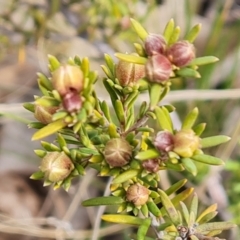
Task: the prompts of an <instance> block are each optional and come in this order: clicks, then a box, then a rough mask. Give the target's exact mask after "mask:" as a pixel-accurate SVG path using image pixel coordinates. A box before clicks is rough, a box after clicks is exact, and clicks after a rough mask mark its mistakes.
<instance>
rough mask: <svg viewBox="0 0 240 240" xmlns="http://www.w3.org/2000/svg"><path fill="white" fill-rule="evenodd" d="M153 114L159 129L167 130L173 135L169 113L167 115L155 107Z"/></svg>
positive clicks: (161, 109)
mask: <svg viewBox="0 0 240 240" xmlns="http://www.w3.org/2000/svg"><path fill="white" fill-rule="evenodd" d="M155 113H156V117H157V120H158V123H159V125H160V127H161V129H163V130H168V131H169V132H171V133H173V128H172V122H171V121H169V118H170V116H169V113H168V115H167V114H166V112H165V111H164V110H163V108H161V107H156V108H155Z"/></svg>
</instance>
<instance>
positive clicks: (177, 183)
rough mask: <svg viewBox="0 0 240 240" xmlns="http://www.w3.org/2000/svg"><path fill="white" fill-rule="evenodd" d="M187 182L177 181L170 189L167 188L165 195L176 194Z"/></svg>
mask: <svg viewBox="0 0 240 240" xmlns="http://www.w3.org/2000/svg"><path fill="white" fill-rule="evenodd" d="M186 182H187V179H182V180H179V181H178V182H176V183H174V184H173V185H172V186H171V187H170V188H168V189H167V190H166V191H165V193H166V194H167V195H168V196H170V195H171V194H172V193H175V192H177V191H178V190H179V189H180V188H181V187H183V186H184V185H185V184H186Z"/></svg>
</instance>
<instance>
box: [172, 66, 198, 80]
mask: <svg viewBox="0 0 240 240" xmlns="http://www.w3.org/2000/svg"><path fill="white" fill-rule="evenodd" d="M176 74H177V75H178V76H181V77H193V78H200V77H201V75H200V73H199V72H198V71H196V70H194V69H192V68H187V67H185V68H182V69H180V70H178V71H176Z"/></svg>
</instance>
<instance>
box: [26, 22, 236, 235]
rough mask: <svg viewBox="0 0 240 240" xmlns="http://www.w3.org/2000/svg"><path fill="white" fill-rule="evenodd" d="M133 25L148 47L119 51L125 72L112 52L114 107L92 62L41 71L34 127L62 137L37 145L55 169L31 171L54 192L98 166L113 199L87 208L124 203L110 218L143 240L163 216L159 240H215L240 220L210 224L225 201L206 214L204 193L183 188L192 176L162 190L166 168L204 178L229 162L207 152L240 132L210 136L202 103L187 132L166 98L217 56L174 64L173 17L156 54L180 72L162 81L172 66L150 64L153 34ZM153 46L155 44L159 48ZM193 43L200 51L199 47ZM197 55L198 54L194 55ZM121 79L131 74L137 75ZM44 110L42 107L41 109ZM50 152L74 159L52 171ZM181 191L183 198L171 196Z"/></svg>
mask: <svg viewBox="0 0 240 240" xmlns="http://www.w3.org/2000/svg"><path fill="white" fill-rule="evenodd" d="M131 21H132V26H133V29H134V30H135V31H136V34H137V35H138V36H139V38H140V39H141V40H142V44H135V47H136V53H135V54H122V53H117V54H116V57H117V58H119V59H120V60H121V61H125V62H126V65H125V66H126V68H125V69H124V72H122V71H123V70H122V69H119V68H117V66H118V64H116V63H115V62H114V61H113V60H112V59H111V57H110V56H108V55H105V62H106V65H104V66H102V69H103V71H104V73H105V74H106V77H105V78H103V79H102V81H103V84H104V87H105V88H106V91H107V93H108V95H109V98H110V104H108V102H107V100H104V101H101V100H100V99H99V98H98V95H97V93H96V92H95V90H94V89H95V88H94V84H95V83H96V81H97V78H98V76H97V74H96V72H94V71H91V70H90V64H89V61H88V59H87V58H83V59H81V60H80V59H79V58H78V57H75V58H74V59H73V58H69V60H68V62H67V64H65V65H64V64H61V63H60V62H59V61H58V60H57V59H56V58H55V57H53V56H49V70H50V72H51V75H52V78H51V77H46V76H44V75H43V74H38V77H39V80H38V84H39V88H40V90H41V93H42V96H39V97H36V98H35V102H34V105H32V104H25V105H24V106H25V108H26V109H27V110H29V111H30V112H34V116H35V118H36V119H37V120H39V122H41V123H40V124H36V123H31V124H29V127H36V128H37V129H39V130H37V132H35V134H34V135H33V138H32V139H33V140H40V139H42V138H45V137H47V136H50V135H54V136H55V137H56V141H55V144H53V143H48V142H42V147H43V149H44V150H36V151H35V152H36V154H37V155H38V156H39V157H40V158H42V159H44V160H45V161H44V164H45V165H44V168H43V166H42V165H41V166H40V169H41V171H38V172H37V173H34V174H33V175H32V176H31V177H32V178H33V179H40V178H43V179H44V185H45V186H47V185H50V184H53V186H54V188H58V187H63V188H64V189H66V190H68V189H69V187H70V186H71V180H72V179H73V178H74V177H77V176H82V175H84V174H85V170H86V169H87V168H94V169H96V170H97V171H98V173H99V177H101V176H109V177H112V181H111V185H110V191H111V196H106V197H97V198H93V199H88V200H85V201H84V202H83V203H82V205H83V206H86V207H89V206H99V205H115V206H117V211H116V214H105V215H103V216H102V219H103V220H105V221H108V222H114V223H124V224H130V225H137V226H138V232H137V236H136V239H138V240H141V239H145V238H146V237H147V234H148V229H149V227H150V225H151V223H152V222H153V220H154V219H155V218H156V220H157V222H158V226H153V228H155V231H156V233H157V236H156V237H158V238H159V239H169V240H184V239H195V240H196V239H199V240H201V239H206V238H207V239H211V236H215V235H217V234H219V233H221V231H223V230H226V229H230V228H232V227H234V226H235V225H234V224H232V223H222V222H220V223H217V222H212V223H208V221H210V220H211V219H212V218H213V217H215V215H216V205H212V206H210V207H209V208H207V209H206V210H205V211H203V212H202V213H201V214H200V215H198V198H197V195H196V194H193V192H194V189H193V188H187V187H185V189H184V190H182V187H183V186H184V184H185V183H186V180H185V179H183V180H180V181H178V182H176V183H175V184H173V185H172V186H171V187H170V188H169V189H161V188H160V187H159V184H158V183H159V181H161V179H160V177H159V176H160V175H159V174H158V173H159V171H163V170H165V171H170V170H172V171H184V170H186V171H188V172H190V173H191V174H192V175H193V176H196V175H197V172H198V167H197V166H198V163H199V162H200V163H203V164H207V165H222V164H224V162H223V161H222V160H221V159H219V158H217V157H214V156H211V155H208V154H205V153H204V152H203V149H205V148H207V147H212V146H216V145H219V144H222V143H225V142H227V141H229V139H230V138H228V137H226V136H223V135H221V136H213V137H207V138H201V134H202V132H203V131H204V129H205V124H204V123H200V124H198V125H195V123H196V120H197V117H198V115H199V114H200V113H199V111H198V108H194V109H193V110H192V111H190V112H189V113H188V114H187V116H186V117H185V119H184V120H183V124H182V127H181V129H180V130H177V129H176V128H175V126H174V123H173V122H172V119H171V115H170V113H171V112H172V111H174V110H175V108H174V107H173V106H170V105H163V104H162V100H163V99H164V97H165V96H166V95H167V93H168V92H169V91H170V89H171V85H172V84H173V82H172V80H173V79H175V78H176V77H189V76H191V77H196V78H199V77H200V74H199V72H198V70H197V69H198V66H200V65H204V64H210V63H213V62H215V61H216V60H217V59H216V58H214V57H212V56H206V57H201V58H193V59H190V61H187V63H186V64H179V65H178V64H176V65H175V64H173V62H172V61H173V60H172V56H170V55H168V54H167V52H168V50H169V47H171V46H172V45H174V44H175V43H176V42H178V41H179V40H178V39H179V35H180V28H179V27H175V23H174V21H173V20H170V21H169V23H168V24H167V26H166V28H165V30H164V34H163V36H164V37H165V40H164V41H165V42H166V46H165V44H164V48H166V51H165V52H156V49H153V51H152V52H153V55H164V59H166V60H165V61H167V63H169V64H167V65H168V66H171V69H170V70H171V73H170V74H169V78H167V79H165V76H166V75H164V78H162V76H160V78H157V77H159V75H158V73H159V72H160V73H161V72H164V71H165V70H166V69H164V68H163V67H162V66H161V63H156V64H155V63H154V64H152V65H150V67H152V68H153V69H148V68H149V67H148V66H149V65H147V62H149V61H151V60H152V59H153V58H154V56H152V55H147V52H146V51H145V48H146V46H145V41H147V40H146V39H147V37H148V32H147V31H146V30H145V29H144V28H143V27H142V26H141V25H140V23H138V22H136V21H135V20H131ZM199 30H200V26H199V25H196V26H195V27H193V28H192V29H191V30H190V31H189V33H188V34H187V35H186V38H185V40H186V41H189V42H188V44H190V42H191V43H192V42H193V41H194V40H195V38H196V36H197V34H198V33H199ZM186 41H185V42H186ZM170 45H171V46H170ZM189 46H191V44H190V45H189ZM151 47H153V48H155V44H153V45H151ZM189 49H190V51H191V49H192V48H189ZM139 53H141V54H139ZM138 54H139V55H138ZM189 56H190V57H191V58H192V56H193V55H192V52H190V55H189ZM177 57H180V58H185V56H177ZM187 60H189V59H187ZM139 65H140V67H139ZM66 66H67V67H66ZM69 66H72V67H73V66H74V67H76V68H77V69H78V72H79V71H81V73H82V74H78V75H76V68H74V71H72V70H71V69H73V68H71V67H69ZM138 67H139V68H138ZM142 67H143V68H142ZM155 68H156V69H155ZM143 69H144V71H145V72H144V74H143ZM56 71H58V74H57V75H56ZM118 71H121V72H120V73H121V74H120V73H119V72H118ZM167 73H169V69H167ZM76 76H77V77H76ZM79 76H82V77H79ZM118 76H124V77H125V78H126V79H127V81H125V80H126V79H121V78H120V77H118ZM156 76H157V77H156ZM137 77H138V78H137ZM126 82H127V84H126ZM77 86H78V87H77ZM63 90H64V91H63ZM144 91H148V93H149V100H148V101H146V102H143V103H141V106H140V108H138V109H137V108H136V107H135V104H136V102H137V99H138V96H139V95H140V94H141V93H142V92H144ZM39 106H40V107H41V111H38V112H37V110H36V109H37V107H39ZM49 108H50V109H49ZM49 115H50V116H51V118H50V121H49V118H48V117H49ZM148 120H151V121H154V122H155V123H157V125H158V128H159V131H158V132H157V133H155V132H154V130H153V129H152V128H151V127H149V126H148ZM114 139H115V140H116V139H117V140H116V141H114ZM112 140H113V141H112ZM109 143H111V144H109ZM49 153H54V155H56V156H58V155H59V156H64V157H65V158H67V159H68V161H69V159H71V164H68V163H67V161H66V160H65V159H64V158H60V157H57V160H56V161H57V163H58V164H57V166H55V165H54V164H53V163H52V162H51V161H50V160H49V165H48V166H47V167H48V168H47V171H48V172H47V171H45V170H44V169H45V168H46V157H48V156H51V155H52V154H49ZM60 154H61V155H60ZM72 166H73V169H72ZM49 171H50V173H54V177H55V178H51V179H49V177H48V176H49ZM58 173H59V174H60V173H61V174H62V175H63V173H64V174H66V177H65V178H62V175H61V178H56V175H57V174H58ZM63 176H65V175H63ZM52 179H60V180H57V181H54V180H52ZM173 193H174V194H175V195H174V197H171V196H170V195H171V194H173ZM190 196H192V199H191V201H190V204H185V203H184V202H183V201H184V200H186V199H189V198H190ZM188 202H189V201H188ZM141 216H142V217H141ZM152 216H154V218H153V217H152ZM212 239H213V238H212Z"/></svg>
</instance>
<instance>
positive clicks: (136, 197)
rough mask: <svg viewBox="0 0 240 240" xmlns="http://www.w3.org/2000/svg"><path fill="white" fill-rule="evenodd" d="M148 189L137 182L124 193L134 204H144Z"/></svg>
mask: <svg viewBox="0 0 240 240" xmlns="http://www.w3.org/2000/svg"><path fill="white" fill-rule="evenodd" d="M149 193H150V191H149V190H148V189H147V188H146V187H144V186H142V185H141V184H139V183H136V184H133V185H131V186H130V187H129V188H128V190H127V193H126V198H127V201H129V202H132V203H133V204H134V205H135V206H142V205H144V204H145V203H146V202H147V200H148V197H149Z"/></svg>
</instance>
